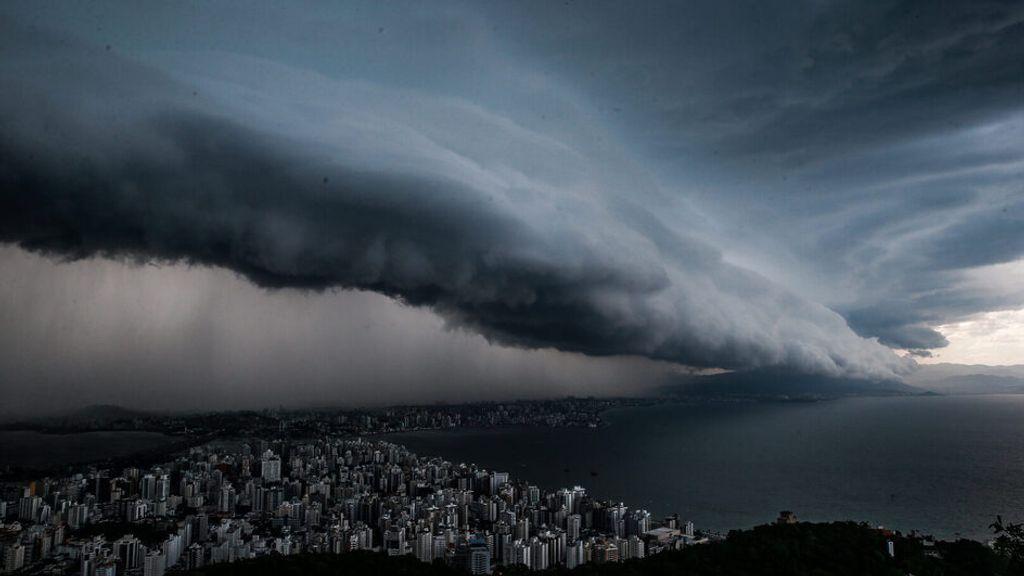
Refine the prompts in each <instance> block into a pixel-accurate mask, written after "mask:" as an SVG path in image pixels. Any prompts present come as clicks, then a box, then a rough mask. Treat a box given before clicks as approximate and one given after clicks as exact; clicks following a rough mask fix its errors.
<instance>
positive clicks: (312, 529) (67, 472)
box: [0, 398, 1024, 576]
mask: <svg viewBox="0 0 1024 576" xmlns="http://www.w3.org/2000/svg"><path fill="white" fill-rule="evenodd" d="M645 402H647V401H645V400H636V399H600V400H598V399H577V398H568V399H562V400H549V401H529V402H525V401H524V402H512V403H501V404H499V403H494V404H472V405H459V406H432V407H400V408H386V409H380V410H369V411H343V410H340V411H331V410H305V411H303V410H289V411H284V410H270V411H261V412H231V413H218V414H190V415H156V414H147V413H133V412H130V411H126V410H123V409H116V408H112V407H98V408H90V409H88V410H84V411H80V412H79V413H76V414H74V415H71V416H65V417H61V418H48V419H42V420H36V421H31V422H22V423H15V424H12V425H9V426H8V428H9V429H21V428H29V429H34V430H37V431H48V432H59V433H74V432H85V431H96V430H135V431H138V430H148V431H159V432H163V433H165V434H171V435H173V436H174V439H173V440H172V441H170V442H169V443H168V444H166V445H164V446H162V447H160V448H157V449H154V450H151V451H149V452H143V453H139V454H132V455H129V456H122V457H119V458H112V459H107V460H103V461H100V462H96V461H93V462H89V463H80V464H63V465H54V466H50V467H47V468H46V469H35V470H29V469H23V468H18V467H14V466H12V465H10V464H4V468H3V470H2V473H3V475H4V477H3V482H2V484H0V486H2V493H0V557H2V561H3V564H2V565H0V568H2V569H3V571H4V572H5V573H12V572H18V573H19V574H54V575H56V574H79V575H81V576H118V575H135V576H161V575H163V574H165V573H167V572H174V571H192V572H196V573H197V574H207V573H208V574H214V575H224V576H229V575H232V574H242V573H245V574H264V573H266V574H293V573H294V574H304V575H305V576H316V575H318V574H334V573H338V572H348V573H362V572H372V573H404V574H447V573H449V571H450V572H451V573H453V574H455V573H460V572H461V573H471V574H492V573H504V574H515V573H518V572H522V571H537V570H563V571H564V570H574V571H575V572H574V573H583V574H588V573H597V574H619V573H631V574H657V573H664V572H665V571H680V570H683V569H685V571H686V573H688V574H694V575H702V574H721V573H735V574H776V573H778V574H804V573H806V574H847V573H849V574H866V573H870V574H901V575H905V574H911V573H913V574H918V575H920V574H936V575H938V574H943V575H946V576H949V575H959V574H964V575H968V574H971V575H984V574H993V575H995V574H1000V575H1002V574H1007V575H1008V574H1016V573H1017V572H1014V571H1013V569H1012V566H1014V564H1013V559H1014V558H1016V557H1017V556H1019V558H1018V559H1020V560H1024V553H1021V550H1024V546H1021V545H1020V543H1021V542H1024V528H1021V527H1019V526H1016V525H1012V524H1008V525H1007V527H1006V528H1004V529H1003V530H1002V533H1001V536H1000V537H999V538H997V539H996V541H995V542H996V545H995V546H992V545H985V544H981V543H978V542H974V541H968V540H962V541H958V542H955V543H948V542H936V541H933V540H932V539H930V538H928V537H924V536H920V535H909V536H907V535H901V534H899V533H896V532H891V531H888V530H885V529H880V528H877V527H870V526H867V525H863V524H855V523H850V522H846V523H835V524H827V525H826V524H806V523H799V522H797V519H796V516H795V515H794V514H792V513H790V512H783V513H781V514H780V515H779V517H778V519H777V520H776V521H775V523H773V524H772V525H766V526H762V527H758V528H756V529H754V530H751V531H734V532H731V533H730V534H729V535H728V536H722V535H717V534H713V533H702V532H701V531H699V530H696V529H695V527H694V525H693V523H692V522H689V521H686V520H685V519H680V518H679V517H678V516H677V515H674V514H673V515H670V516H667V517H654V516H653V515H652V514H651V513H650V512H648V511H647V510H643V509H639V508H632V507H629V506H627V505H626V504H625V503H622V502H616V501H608V500H602V499H600V498H598V497H596V496H597V495H592V494H588V492H587V491H586V490H585V489H584V488H582V487H579V486H566V487H561V488H557V489H552V488H554V487H544V488H542V487H539V486H536V485H533V484H530V483H529V482H528V479H520V478H514V477H512V476H511V475H510V474H509V473H507V472H503V471H495V470H487V469H483V468H481V467H478V466H476V465H473V464H462V463H459V464H456V463H452V462H449V461H446V460H444V459H442V458H438V457H428V456H420V455H417V454H414V453H412V452H411V451H409V450H408V449H406V448H405V447H403V446H401V445H398V444H395V443H393V442H390V441H388V437H387V436H385V435H384V434H386V433H389V432H402V431H412V430H421V429H447V428H459V427H492V426H515V425H521V426H553V427H564V426H586V427H596V426H601V425H603V421H602V419H601V413H602V412H603V411H604V410H607V409H608V408H613V407H622V406H631V405H637V404H643V403H645ZM26 449H30V448H29V447H26ZM638 481H639V479H638ZM545 488H547V489H545ZM1015 530H1016V532H1014V531H1015ZM999 543H1002V547H1000V544H999ZM1014 546H1016V548H1014ZM1015 554H1016V555H1017V556H1015ZM409 562H413V564H409ZM232 566H237V567H238V570H237V571H230V570H232V569H231V568H229V567H232ZM416 566H422V567H423V568H417V567H416ZM821 566H830V567H831V568H829V569H826V570H825V571H818V569H819V568H820V567H821ZM1008 566H1010V568H1007V567H1008ZM1017 566H1018V567H1020V566H1024V562H1021V563H1019V564H1018V565H1017ZM619 567H621V568H622V569H624V570H629V572H617V570H619ZM421 570H422V571H421Z"/></svg>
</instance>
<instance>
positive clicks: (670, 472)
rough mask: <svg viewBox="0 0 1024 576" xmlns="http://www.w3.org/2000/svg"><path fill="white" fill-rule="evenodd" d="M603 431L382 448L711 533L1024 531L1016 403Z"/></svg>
mask: <svg viewBox="0 0 1024 576" xmlns="http://www.w3.org/2000/svg"><path fill="white" fill-rule="evenodd" d="M606 419H607V420H608V422H609V423H610V425H609V426H607V427H604V428H600V429H539V428H505V429H492V430H478V431H430V432H416V433H407V434H394V435H391V436H390V437H389V439H390V440H392V441H394V442H398V443H402V444H405V445H406V446H408V447H409V448H411V449H412V450H414V451H415V452H417V453H419V454H424V455H440V456H444V457H446V458H448V459H451V460H454V461H461V462H475V463H477V464H480V465H482V466H485V467H487V468H490V469H495V470H499V471H508V472H511V473H512V474H513V475H514V476H515V477H517V478H521V479H525V480H528V481H530V482H533V483H535V484H539V485H541V486H542V487H545V488H557V487H560V486H569V485H574V484H579V485H582V486H584V487H585V488H587V489H588V491H589V493H591V494H593V495H595V496H597V497H600V498H612V499H616V500H622V501H623V502H625V503H626V504H627V505H629V506H634V507H643V508H647V509H648V510H650V511H651V512H652V513H654V514H656V515H659V516H660V515H664V514H668V513H671V512H678V513H679V514H680V515H681V516H683V517H685V518H688V519H692V520H693V521H694V522H695V523H696V524H697V525H698V527H704V528H711V529H717V530H726V529H729V528H742V527H749V526H754V525H757V524H762V523H764V522H768V521H771V520H773V519H774V517H775V516H776V515H777V514H778V511H779V510H783V509H788V510H793V511H795V512H796V513H797V515H798V517H799V518H801V519H804V520H815V521H825V520H844V519H853V520H864V521H868V522H871V523H873V524H881V525H885V526H888V527H892V528H897V529H900V530H912V529H917V530H922V531H924V532H928V533H932V534H934V535H936V536H940V537H944V538H950V537H954V536H956V535H957V534H960V535H962V536H967V537H973V538H978V539H986V538H987V537H988V531H987V530H988V528H987V527H988V525H989V524H990V523H991V522H992V520H993V519H994V518H995V515H996V514H1002V515H1003V516H1006V517H1010V518H1013V519H1017V520H1024V396H946V397H899V398H851V399H843V400H836V401H830V402H819V403H725V402H721V403H706V404H698V405H694V404H690V405H685V404H664V405H659V406H655V407H646V408H630V409H620V410H615V411H612V412H609V413H608V414H607V418H606ZM594 473H596V475H594Z"/></svg>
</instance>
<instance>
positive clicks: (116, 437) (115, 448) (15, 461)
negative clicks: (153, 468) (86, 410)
mask: <svg viewBox="0 0 1024 576" xmlns="http://www.w3.org/2000/svg"><path fill="white" fill-rule="evenodd" d="M175 440H177V439H176V438H174V437H172V436H166V435H164V434H159V433H156V432H117V431H112V432H83V433H80V434H42V433H39V432H32V431H27V430H15V431H0V465H4V464H12V465H16V466H30V467H45V466H51V465H61V464H74V463H77V462H88V461H91V460H100V459H104V458H111V457H119V456H128V455H130V454H134V453H135V452H140V451H143V450H147V449H150V448H156V447H158V446H161V445H163V444H168V443H170V442H173V441H175Z"/></svg>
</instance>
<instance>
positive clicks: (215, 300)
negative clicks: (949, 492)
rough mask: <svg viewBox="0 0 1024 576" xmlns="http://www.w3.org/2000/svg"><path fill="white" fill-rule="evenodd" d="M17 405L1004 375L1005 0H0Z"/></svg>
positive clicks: (1013, 354) (195, 403)
mask: <svg viewBox="0 0 1024 576" xmlns="http://www.w3.org/2000/svg"><path fill="white" fill-rule="evenodd" d="M0 85H2V86H3V90H2V91H0V241H2V242H3V243H4V244H5V245H4V246H3V247H0V270H2V274H0V393H2V395H3V398H4V400H5V404H6V405H7V406H8V409H9V410H27V409H37V410H38V409H41V407H55V408H61V407H67V406H73V405H77V404H82V403H95V402H112V403H118V404H124V405H129V406H137V407H157V406H160V407H178V408H195V407H203V406H206V407H209V406H215V407H232V406H234V407H254V406H263V405H274V404H278V403H283V404H293V405H294V404H344V403H348V404H366V403H386V402H413V401H427V402H431V401H458V400H463V399H481V398H509V397H527V396H545V395H563V394H568V393H574V394H589V393H594V394H610V393H632V392H638V391H642V390H645V389H647V388H649V387H651V386H655V385H657V384H659V383H660V382H662V381H663V379H664V378H666V377H672V376H673V375H675V374H678V373H680V372H687V371H692V370H705V369H730V370H744V369H756V368H766V367H770V368H776V369H782V370H791V371H793V372H799V373H813V374H823V375H832V376H844V377H856V378H873V379H878V378H900V377H902V376H904V375H906V374H907V373H908V372H909V371H912V370H913V369H914V365H915V360H914V358H916V361H918V362H928V361H942V360H946V361H956V362H981V363H993V364H1009V363H1016V362H1020V361H1021V360H1020V359H1021V355H1022V352H1024V351H1022V348H1021V341H1022V334H1024V313H1022V312H1021V310H1022V309H1024V5H1021V4H1020V3H1019V2H1017V3H1014V2H1006V3H1003V2H990V3H988V2H971V3H967V2H934V1H921V2H870V3H864V2H838V1H837V2H831V1H823V0H815V1H808V2H799V1H786V2H765V1H763V0H761V1H757V2H719V1H715V2H679V3H670V4H660V3H655V2H644V3H641V4H639V5H631V4H629V3H623V2H536V3H531V2H508V3H496V2H495V3H490V2H486V3H485V2H465V3H462V2H430V3H425V2H411V3H400V2H394V3H378V2H366V3H358V2H354V3H312V4H301V5H300V4H296V3H267V4H264V3H255V2H245V3H240V4H235V3H232V2H216V3H184V2H173V3H160V4H157V5H152V6H146V7H139V6H137V5H136V4H135V3H120V2H117V3H108V2H90V3H49V2H40V1H38V0H36V1H32V2H5V3H3V4H2V5H0Z"/></svg>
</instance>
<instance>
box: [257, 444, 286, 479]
mask: <svg viewBox="0 0 1024 576" xmlns="http://www.w3.org/2000/svg"><path fill="white" fill-rule="evenodd" d="M260 474H261V475H262V477H263V479H264V480H265V481H267V482H280V481H281V457H280V456H278V455H277V454H274V452H273V451H271V450H267V451H266V452H264V453H263V460H262V464H261V466H260Z"/></svg>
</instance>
